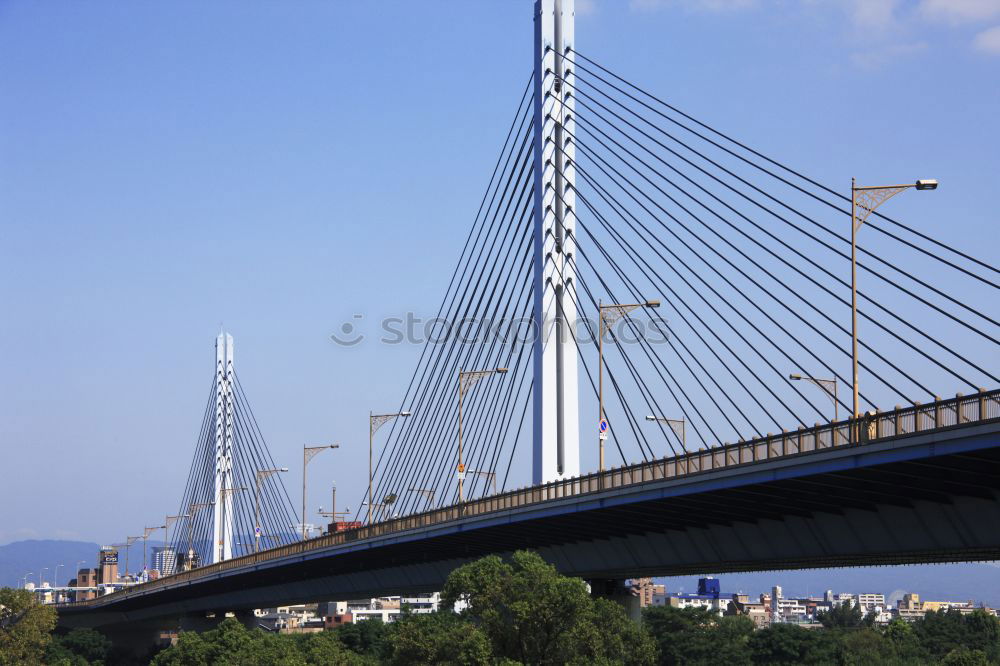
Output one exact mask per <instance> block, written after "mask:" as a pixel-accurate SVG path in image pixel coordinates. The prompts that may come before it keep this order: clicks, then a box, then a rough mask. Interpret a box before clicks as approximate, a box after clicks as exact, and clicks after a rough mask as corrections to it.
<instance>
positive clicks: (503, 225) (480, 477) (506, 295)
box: [358, 80, 534, 517]
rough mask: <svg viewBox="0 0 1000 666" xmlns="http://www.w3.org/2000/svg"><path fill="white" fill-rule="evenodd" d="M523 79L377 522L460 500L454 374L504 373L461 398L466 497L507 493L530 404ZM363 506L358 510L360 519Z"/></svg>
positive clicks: (392, 450)
mask: <svg viewBox="0 0 1000 666" xmlns="http://www.w3.org/2000/svg"><path fill="white" fill-rule="evenodd" d="M529 91H530V80H529V82H528V85H527V86H526V87H525V89H524V92H523V94H522V96H521V101H520V104H519V105H518V108H517V111H516V113H515V116H514V119H513V121H512V123H511V125H510V128H509V130H508V133H507V137H506V139H505V141H504V144H503V148H502V149H501V151H500V156H499V157H498V159H497V162H496V166H495V167H494V171H493V174H492V176H491V178H490V181H489V184H488V186H487V188H486V192H485V193H484V195H483V198H482V201H481V203H480V206H479V210H478V211H477V214H476V217H475V222H474V224H473V225H472V228H471V229H470V231H469V235H468V237H467V239H466V241H465V244H464V247H463V249H462V252H461V256H460V258H459V261H458V264H457V265H456V267H455V270H454V272H453V274H452V277H451V280H450V282H449V285H448V289H447V291H446V294H445V297H444V299H443V300H442V303H441V305H440V307H439V309H438V312H437V315H436V317H435V318H434V319H433V321H435V322H439V323H440V322H444V323H443V324H440V325H439V326H437V327H435V328H434V329H433V330H425V331H424V333H426V334H427V335H428V339H427V341H426V342H425V344H424V348H423V351H422V353H421V356H420V359H419V361H418V363H417V367H416V369H415V370H414V373H413V376H412V378H411V380H410V383H409V386H408V388H407V391H406V393H405V395H404V398H403V401H402V402H401V403H400V408H399V411H402V410H409V411H411V412H412V416H411V417H410V418H407V419H398V420H396V421H394V422H393V423H392V428H391V429H389V433H388V436H387V437H386V438H385V439H384V445H382V446H381V447H380V452H379V454H378V457H377V463H376V465H375V474H374V486H373V488H374V490H373V497H374V500H373V513H374V515H375V517H387V516H391V515H396V514H401V513H410V512H413V511H418V510H424V509H427V508H430V507H433V506H442V505H445V504H450V503H453V502H454V501H456V500H457V492H458V490H457V487H458V484H457V479H456V474H457V463H458V458H457V455H458V454H457V451H458V448H457V445H458V383H459V372H460V371H478V370H489V369H495V368H498V367H502V368H507V369H508V371H507V373H505V374H502V375H501V374H497V375H496V376H495V377H491V378H488V379H487V380H486V381H483V382H482V383H480V384H478V385H477V386H476V387H475V388H474V389H470V390H469V391H468V392H467V393H466V394H465V396H464V407H463V425H462V432H463V442H464V447H463V448H464V452H463V462H464V467H465V470H466V471H465V476H466V479H465V497H466V498H469V497H474V496H477V495H480V494H483V493H485V492H493V488H494V487H496V489H497V490H498V491H499V490H502V489H503V488H504V487H506V483H507V478H508V474H509V470H510V465H511V461H512V460H513V456H514V453H515V451H516V449H517V443H518V441H519V439H520V438H521V437H522V435H523V434H524V432H525V430H524V424H525V419H526V414H527V405H528V403H529V402H530V394H531V376H530V372H529V369H530V367H531V348H530V337H529V335H530V328H531V322H530V312H531V310H530V308H531V284H530V279H531V274H532V265H533V259H532V242H531V241H532V236H531V227H532V220H531V216H532V197H533V193H534V187H533V180H534V177H533V173H534V172H533V168H532V150H531V149H532V144H531V137H532V134H533V124H532V121H531V108H532V101H533V96H532V95H531V94H529ZM365 512H366V509H362V508H359V509H358V515H359V516H360V515H362V514H364V513H365Z"/></svg>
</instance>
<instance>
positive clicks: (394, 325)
mask: <svg viewBox="0 0 1000 666" xmlns="http://www.w3.org/2000/svg"><path fill="white" fill-rule="evenodd" d="M541 329H542V332H543V334H544V337H545V339H551V336H552V335H554V334H555V332H556V330H560V331H561V332H562V337H563V339H564V340H568V339H569V336H570V334H571V333H572V334H575V337H576V339H577V344H579V345H587V344H591V343H593V342H596V340H597V335H598V322H597V318H596V317H595V318H586V317H577V318H576V319H575V320H574V321H573V324H572V326H565V325H564V326H561V327H559V328H558V329H557V322H556V320H555V319H547V320H546V321H545V323H544V326H542V327H541ZM538 335H539V327H538V325H537V324H536V322H535V320H534V318H532V317H517V318H513V319H510V318H500V319H494V318H488V317H487V318H483V317H462V318H460V319H446V318H444V317H421V316H418V315H416V314H414V313H412V312H407V313H405V314H404V315H402V316H397V317H383V318H382V319H380V320H377V321H375V322H370V321H368V318H367V317H365V315H363V314H354V315H353V316H351V318H350V319H347V320H345V321H344V322H343V323H342V324H341V325H340V326H338V327H337V330H336V331H335V332H334V333H332V334H331V335H330V339H331V340H333V342H334V343H335V344H336V345H337V346H339V347H358V346H360V345H362V344H364V343H366V342H369V341H377V342H378V343H380V344H383V345H426V344H428V343H430V344H434V345H441V344H449V343H458V344H465V345H476V344H484V343H493V342H499V343H501V344H505V345H530V344H534V342H535V340H536V338H537V337H538ZM604 339H605V341H606V342H607V341H608V340H614V341H615V342H616V343H618V344H623V345H631V344H639V343H640V342H645V343H648V344H663V343H665V342H666V341H667V340H668V339H669V335H668V330H667V322H666V320H664V319H662V318H660V317H655V318H650V317H629V318H622V319H619V320H618V321H616V322H615V323H614V324H613V325H612V326H610V327H607V326H606V327H605V338H604Z"/></svg>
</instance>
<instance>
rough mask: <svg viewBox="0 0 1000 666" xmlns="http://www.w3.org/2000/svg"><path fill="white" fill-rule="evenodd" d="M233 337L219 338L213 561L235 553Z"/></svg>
mask: <svg viewBox="0 0 1000 666" xmlns="http://www.w3.org/2000/svg"><path fill="white" fill-rule="evenodd" d="M233 410H234V405H233V336H231V335H229V334H228V333H219V337H218V338H216V340H215V493H214V495H213V504H212V513H213V520H212V563H215V562H221V561H223V560H228V559H230V558H231V557H232V556H233V508H232V507H233V500H234V499H235V498H234V497H233V493H234V492H236V489H235V488H234V487H233V427H234V426H233V421H234V418H233V416H234V415H233Z"/></svg>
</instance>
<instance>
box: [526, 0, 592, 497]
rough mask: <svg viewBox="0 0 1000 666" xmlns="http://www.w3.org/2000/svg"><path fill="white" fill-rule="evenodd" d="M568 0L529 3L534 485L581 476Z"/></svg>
mask: <svg viewBox="0 0 1000 666" xmlns="http://www.w3.org/2000/svg"><path fill="white" fill-rule="evenodd" d="M573 45H574V0H536V1H535V62H534V65H535V79H534V87H535V105H534V116H535V118H534V120H535V124H534V128H535V134H534V162H535V164H534V166H535V171H534V173H535V195H534V258H535V263H534V287H533V288H534V308H533V311H532V318H533V323H534V328H535V331H534V333H535V339H534V368H533V371H534V390H533V396H534V397H533V417H534V418H533V428H534V430H533V434H532V440H533V441H532V480H533V482H534V483H536V484H537V483H545V482H548V481H557V480H559V479H564V478H567V477H571V476H577V475H578V474H579V473H580V433H579V399H578V396H577V357H578V355H579V352H578V350H577V340H576V323H577V322H576V319H577V312H576V295H575V294H576V276H575V269H574V262H573V258H574V254H575V252H576V238H575V236H574V234H575V229H576V215H575V211H574V206H575V204H576V189H575V178H576V168H575V155H576V147H575V145H574V141H573V139H572V136H573V135H575V129H576V123H575V120H574V118H575V113H574V102H573V96H572V95H571V94H570V90H571V86H570V85H566V84H567V83H568V84H575V81H576V74H575V68H574V66H573V57H574V54H573V51H572V47H573Z"/></svg>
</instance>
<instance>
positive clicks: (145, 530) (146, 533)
mask: <svg viewBox="0 0 1000 666" xmlns="http://www.w3.org/2000/svg"><path fill="white" fill-rule="evenodd" d="M166 527H167V526H166V525H157V526H156V527H143V528H142V570H143V572H145V571H146V563H147V562H148V561H149V560H148V559H147V558H146V542H147V541H148V540H149V535H150V534H152V533H153V532H155V531H156V530H163V529H166Z"/></svg>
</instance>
